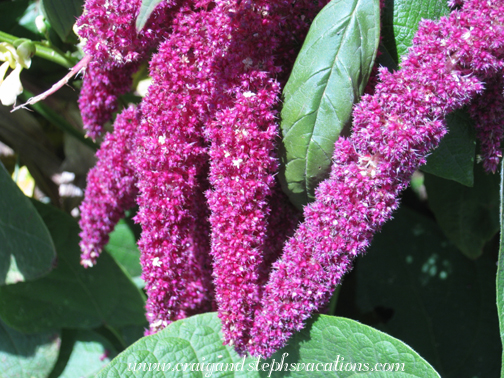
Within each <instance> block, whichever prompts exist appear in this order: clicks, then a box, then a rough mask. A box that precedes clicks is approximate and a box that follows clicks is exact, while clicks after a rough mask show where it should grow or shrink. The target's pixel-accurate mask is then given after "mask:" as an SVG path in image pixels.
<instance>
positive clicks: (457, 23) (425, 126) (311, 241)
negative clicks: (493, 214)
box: [248, 0, 504, 357]
mask: <svg viewBox="0 0 504 378" xmlns="http://www.w3.org/2000/svg"><path fill="white" fill-rule="evenodd" d="M503 25H504V6H503V5H502V2H499V1H482V0H472V1H467V2H465V3H464V7H463V8H462V10H460V11H454V12H453V13H452V14H451V15H450V16H449V17H447V18H442V19H441V20H440V21H439V22H433V21H423V22H422V24H421V26H420V28H419V31H418V33H417V35H416V37H415V39H414V42H413V47H412V48H411V50H410V53H409V54H408V56H407V57H406V59H405V60H404V62H403V64H402V69H401V70H400V71H398V72H396V73H394V74H391V73H389V72H388V71H386V69H382V70H381V83H379V84H378V85H377V87H376V91H375V94H374V95H373V96H369V95H366V96H364V97H363V98H362V101H361V102H360V103H359V104H358V105H357V106H356V108H355V110H354V113H353V118H354V124H353V134H352V136H351V137H350V138H349V139H345V138H340V139H339V140H338V141H337V142H336V150H335V152H334V155H333V159H334V162H333V166H332V169H331V174H330V177H329V179H327V180H326V181H324V182H323V183H321V184H320V186H319V188H318V189H317V191H316V201H315V202H314V203H312V204H310V205H308V206H307V207H306V208H305V211H304V215H305V221H304V223H303V224H302V225H301V226H300V227H299V229H298V230H297V231H296V233H295V235H294V236H293V237H292V238H291V239H290V240H289V241H288V242H287V244H286V246H285V248H284V253H283V256H282V258H281V259H280V260H279V261H277V262H276V263H275V264H274V271H273V272H272V273H271V276H270V280H269V282H268V284H267V285H266V288H265V293H264V296H263V298H262V301H261V308H260V310H258V311H257V312H256V315H255V322H254V327H253V329H252V332H251V335H252V342H251V343H250V346H249V348H248V350H249V352H250V353H251V354H253V355H259V356H263V357H267V356H270V355H271V354H272V353H273V352H275V351H276V350H278V349H279V348H281V347H282V346H284V345H285V344H286V342H287V339H288V338H289V337H290V336H291V335H292V333H293V332H294V331H296V330H300V329H301V328H302V327H303V322H304V321H305V320H306V319H307V318H308V317H309V316H310V314H311V313H312V312H313V311H315V310H317V309H320V308H321V307H322V306H323V305H324V304H326V303H327V301H328V300H329V298H330V296H331V294H332V292H333V290H334V288H335V286H336V285H338V284H339V283H340V282H341V279H342V276H343V275H344V274H345V273H346V272H347V271H348V270H349V269H350V268H351V265H352V261H353V259H354V258H355V257H356V256H357V255H358V254H361V253H363V252H364V251H365V249H366V247H367V246H368V245H369V243H370V241H371V239H372V236H373V234H374V233H375V232H377V231H378V230H379V229H380V227H381V226H382V225H383V223H384V222H386V221H387V220H388V219H390V218H391V216H392V212H393V211H394V209H396V208H397V206H398V199H397V196H398V194H399V193H400V192H401V191H402V190H403V189H404V188H406V187H407V185H408V182H409V178H410V176H411V174H412V173H413V172H414V171H415V170H416V169H417V168H418V167H419V165H421V164H423V163H425V157H426V155H427V154H428V153H429V151H431V150H432V149H433V148H435V147H436V146H437V145H438V143H439V140H440V139H441V138H442V137H443V135H444V134H445V133H446V128H445V124H444V117H445V115H446V114H447V113H448V112H450V111H452V110H454V109H456V108H459V107H461V106H463V105H465V104H467V103H469V102H470V100H471V99H472V98H474V97H475V96H476V95H477V94H478V93H480V92H481V91H482V90H483V84H482V81H484V80H485V79H487V78H491V77H493V76H495V75H496V74H497V73H499V72H501V71H502V67H503V65H504V61H503V59H504V27H503Z"/></svg>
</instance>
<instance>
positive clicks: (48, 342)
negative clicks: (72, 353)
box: [0, 320, 60, 378]
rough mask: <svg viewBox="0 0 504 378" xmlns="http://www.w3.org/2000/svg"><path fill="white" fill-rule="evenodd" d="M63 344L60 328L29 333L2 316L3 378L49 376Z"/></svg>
mask: <svg viewBox="0 0 504 378" xmlns="http://www.w3.org/2000/svg"><path fill="white" fill-rule="evenodd" d="M59 346H60V336H59V332H50V333H38V334H32V335H27V334H24V333H21V332H18V331H16V330H14V329H12V328H10V327H9V326H7V325H6V324H5V323H4V322H2V321H1V320H0V366H1V369H0V378H45V377H47V376H48V375H49V373H50V372H51V370H52V368H53V366H54V364H55V363H56V360H57V359H58V351H59Z"/></svg>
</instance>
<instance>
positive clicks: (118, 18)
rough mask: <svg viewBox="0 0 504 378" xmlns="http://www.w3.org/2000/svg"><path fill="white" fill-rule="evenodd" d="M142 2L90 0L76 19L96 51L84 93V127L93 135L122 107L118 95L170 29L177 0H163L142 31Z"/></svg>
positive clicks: (88, 48) (90, 48)
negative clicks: (139, 25)
mask: <svg viewBox="0 0 504 378" xmlns="http://www.w3.org/2000/svg"><path fill="white" fill-rule="evenodd" d="M140 4H141V0H132V1H129V0H128V1H126V0H87V1H86V3H85V5H84V13H83V15H82V16H81V17H80V18H79V19H78V20H77V28H78V33H79V36H80V37H81V39H82V40H84V41H85V46H84V51H85V53H86V54H87V55H91V56H92V57H93V60H92V62H91V63H90V64H89V66H88V69H87V70H86V73H85V75H84V80H83V85H82V91H81V95H80V98H79V108H80V110H81V114H82V119H83V122H84V128H85V130H86V131H87V134H88V136H90V137H91V138H93V139H96V138H97V137H98V136H99V135H100V134H101V133H102V132H103V124H104V123H105V122H107V121H109V120H110V119H111V117H112V114H113V113H114V112H115V111H116V110H117V98H118V96H119V95H121V94H124V93H126V92H128V91H129V90H130V89H131V84H132V81H133V79H132V77H131V76H132V74H133V73H134V72H135V71H136V70H137V69H138V66H139V63H141V62H142V61H143V60H145V59H146V58H147V56H148V52H149V50H150V49H152V48H154V47H155V46H156V45H157V44H158V43H159V41H161V39H162V38H165V37H166V36H167V33H168V31H169V29H170V25H171V18H172V17H173V14H174V12H175V2H173V1H163V2H162V3H161V4H160V5H158V6H157V7H156V9H155V10H154V12H153V13H152V15H151V16H150V18H149V22H148V23H147V25H146V26H145V27H144V28H143V29H142V30H141V31H140V32H139V33H137V31H136V27H135V20H136V18H137V15H138V12H139V9H140Z"/></svg>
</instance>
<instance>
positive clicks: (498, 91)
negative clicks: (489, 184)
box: [469, 73, 504, 173]
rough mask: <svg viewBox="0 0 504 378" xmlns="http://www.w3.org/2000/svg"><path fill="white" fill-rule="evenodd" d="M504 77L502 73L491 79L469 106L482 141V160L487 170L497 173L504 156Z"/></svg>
mask: <svg viewBox="0 0 504 378" xmlns="http://www.w3.org/2000/svg"><path fill="white" fill-rule="evenodd" d="M503 92H504V78H503V76H502V73H500V74H499V75H497V76H495V77H494V78H493V79H492V80H489V81H488V83H487V85H486V88H485V92H484V93H483V94H482V95H481V96H478V97H477V98H476V100H475V101H474V102H473V103H472V104H471V106H470V108H469V113H470V114H471V117H472V118H473V119H474V120H475V122H476V124H475V126H476V136H477V137H478V139H479V140H480V142H481V161H482V162H483V168H484V169H485V170H486V171H487V172H492V173H495V171H496V170H497V167H498V165H499V161H500V159H501V157H502V148H501V141H502V138H503V136H504V97H503Z"/></svg>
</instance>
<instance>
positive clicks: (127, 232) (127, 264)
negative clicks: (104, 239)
mask: <svg viewBox="0 0 504 378" xmlns="http://www.w3.org/2000/svg"><path fill="white" fill-rule="evenodd" d="M105 249H106V250H107V251H108V252H109V253H110V254H111V255H112V257H113V258H114V259H115V260H116V261H117V263H118V264H119V265H121V266H122V267H123V268H124V270H126V271H127V272H128V273H129V275H130V276H131V277H132V278H133V282H135V284H137V286H139V287H140V288H143V287H144V286H145V283H144V282H143V280H142V279H141V278H140V276H141V274H142V266H141V265H140V251H139V250H138V247H137V244H136V239H135V235H134V233H133V231H132V230H131V228H130V227H129V226H128V224H127V223H126V222H125V221H124V220H121V221H119V223H118V224H117V225H116V226H115V228H114V231H113V232H112V233H111V234H110V240H109V242H108V244H107V245H106V246H105Z"/></svg>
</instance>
